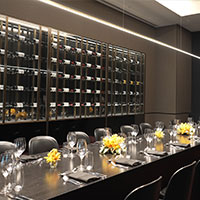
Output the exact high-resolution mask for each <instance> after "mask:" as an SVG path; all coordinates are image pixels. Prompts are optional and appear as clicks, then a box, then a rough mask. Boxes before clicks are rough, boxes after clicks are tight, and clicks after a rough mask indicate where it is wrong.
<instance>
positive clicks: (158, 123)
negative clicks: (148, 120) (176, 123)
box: [155, 121, 165, 131]
mask: <svg viewBox="0 0 200 200" xmlns="http://www.w3.org/2000/svg"><path fill="white" fill-rule="evenodd" d="M164 127H165V124H164V122H162V121H156V122H155V128H156V130H159V131H162V130H163V129H164Z"/></svg>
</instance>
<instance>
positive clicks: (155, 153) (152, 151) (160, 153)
mask: <svg viewBox="0 0 200 200" xmlns="http://www.w3.org/2000/svg"><path fill="white" fill-rule="evenodd" d="M147 153H148V154H152V155H155V156H166V155H168V153H167V152H166V151H154V150H147Z"/></svg>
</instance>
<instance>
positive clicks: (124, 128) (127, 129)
mask: <svg viewBox="0 0 200 200" xmlns="http://www.w3.org/2000/svg"><path fill="white" fill-rule="evenodd" d="M133 130H134V129H133V127H132V126H131V125H122V126H120V131H121V133H125V134H126V135H127V136H128V133H130V132H132V131H133Z"/></svg>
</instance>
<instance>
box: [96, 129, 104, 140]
mask: <svg viewBox="0 0 200 200" xmlns="http://www.w3.org/2000/svg"><path fill="white" fill-rule="evenodd" d="M105 135H106V131H105V128H96V129H95V130H94V137H95V140H96V141H100V140H101V137H102V136H105Z"/></svg>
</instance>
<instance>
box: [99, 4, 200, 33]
mask: <svg viewBox="0 0 200 200" xmlns="http://www.w3.org/2000/svg"><path fill="white" fill-rule="evenodd" d="M97 1H98V2H100V3H103V4H105V5H107V6H109V7H112V8H114V9H117V10H119V11H121V12H123V13H125V14H127V15H130V16H132V17H134V18H136V19H138V20H140V21H143V22H145V23H147V24H150V25H152V26H153V27H163V26H168V25H174V24H179V25H180V26H182V27H184V28H185V29H187V30H189V31H191V32H196V31H200V14H196V15H190V16H185V17H180V16H179V15H177V14H175V13H174V12H172V11H170V10H169V9H167V8H165V7H164V6H162V5H161V4H159V3H158V2H156V1H155V0H97ZM182 1H183V0H182Z"/></svg>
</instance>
